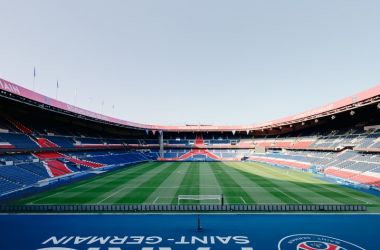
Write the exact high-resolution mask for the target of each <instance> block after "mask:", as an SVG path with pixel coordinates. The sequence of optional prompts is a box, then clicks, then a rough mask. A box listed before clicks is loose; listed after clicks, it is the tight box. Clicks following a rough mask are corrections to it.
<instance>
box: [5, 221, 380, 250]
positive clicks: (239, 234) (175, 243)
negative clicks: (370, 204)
mask: <svg viewBox="0 0 380 250" xmlns="http://www.w3.org/2000/svg"><path fill="white" fill-rule="evenodd" d="M379 222H380V215H368V214H367V215H363V214H362V215H350V214H340V215H331V214H329V215H324V214H319V215H317V214H314V215H312V214H242V215H240V214H204V215H200V227H198V226H199V225H198V216H197V215H196V214H186V215H183V214H177V215H167V214H165V215H163V214H141V215H140V214H134V215H131V214H128V215H94V214H92V215H0V225H1V227H0V246H1V249H6V250H18V249H20V250H42V249H43V250H56V249H59V250H79V249H80V250H82V249H86V250H89V249H91V250H109V249H112V250H135V249H139V250H160V248H161V249H165V250H175V249H184V250H190V249H191V250H199V249H203V250H205V249H207V250H213V249H218V250H219V249H220V250H233V249H239V250H301V249H302V250H305V249H307V250H308V249H313V250H317V249H347V250H358V249H366V250H377V249H380V247H379V231H378V226H379ZM200 228H201V230H200Z"/></svg>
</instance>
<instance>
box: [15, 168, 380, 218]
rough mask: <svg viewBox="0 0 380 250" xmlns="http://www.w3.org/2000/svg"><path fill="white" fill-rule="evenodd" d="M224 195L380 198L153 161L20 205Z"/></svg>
mask: <svg viewBox="0 0 380 250" xmlns="http://www.w3.org/2000/svg"><path fill="white" fill-rule="evenodd" d="M221 194H223V197H224V203H225V204H365V205H367V206H368V210H369V211H371V212H379V211H380V197H377V196H374V195H371V194H368V193H365V192H360V191H357V190H355V189H352V188H347V187H344V186H340V185H337V184H333V183H329V182H326V181H323V180H321V179H318V178H316V177H315V175H313V174H310V173H304V172H299V171H292V170H286V169H282V168H276V167H273V166H269V165H267V164H261V163H253V162H252V163H246V162H244V163H242V162H149V163H144V164H139V165H136V166H129V167H126V168H123V169H119V170H116V171H112V172H108V173H104V174H99V175H98V176H96V177H93V178H90V179H86V180H82V181H79V182H76V183H72V184H69V185H65V186H61V187H59V188H55V189H52V190H49V191H45V192H42V193H39V194H36V195H34V196H31V197H26V198H23V199H21V200H18V201H16V202H14V203H16V204H220V202H221V201H220V199H219V200H218V199H215V200H213V199H204V200H203V199H200V200H198V199H190V200H181V199H178V197H179V196H180V197H181V196H184V195H185V196H186V195H187V196H189V195H194V196H199V197H205V196H207V195H210V196H220V195H221Z"/></svg>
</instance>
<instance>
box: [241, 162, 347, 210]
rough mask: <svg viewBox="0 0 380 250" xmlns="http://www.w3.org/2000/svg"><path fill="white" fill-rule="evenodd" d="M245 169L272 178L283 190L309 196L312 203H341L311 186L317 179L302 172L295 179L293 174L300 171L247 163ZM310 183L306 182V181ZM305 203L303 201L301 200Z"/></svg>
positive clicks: (242, 167)
mask: <svg viewBox="0 0 380 250" xmlns="http://www.w3.org/2000/svg"><path fill="white" fill-rule="evenodd" d="M241 169H242V170H243V171H247V172H255V173H256V174H259V175H261V176H263V177H266V178H268V179H270V178H271V179H272V180H273V182H274V183H276V184H277V185H278V186H280V187H281V188H282V190H287V191H288V192H292V193H294V194H297V195H298V196H299V197H307V199H308V200H309V201H310V202H311V203H316V204H334V203H340V202H338V201H336V200H334V199H331V198H330V197H328V196H326V195H324V194H323V193H321V192H315V191H313V190H312V189H311V188H310V187H312V186H313V185H315V184H314V183H313V181H315V180H307V174H306V173H302V174H303V175H302V178H299V179H297V181H294V177H293V175H295V174H297V173H300V172H296V171H290V172H289V171H287V170H286V171H285V170H284V169H277V168H275V167H273V166H268V165H265V164H255V163H254V164H246V165H244V166H241ZM306 181H308V183H306V184H305V182H306ZM300 203H303V202H300Z"/></svg>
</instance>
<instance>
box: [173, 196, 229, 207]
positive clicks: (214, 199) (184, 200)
mask: <svg viewBox="0 0 380 250" xmlns="http://www.w3.org/2000/svg"><path fill="white" fill-rule="evenodd" d="M222 199H223V195H178V205H179V204H191V203H194V201H197V202H198V201H204V202H201V203H204V204H222Z"/></svg>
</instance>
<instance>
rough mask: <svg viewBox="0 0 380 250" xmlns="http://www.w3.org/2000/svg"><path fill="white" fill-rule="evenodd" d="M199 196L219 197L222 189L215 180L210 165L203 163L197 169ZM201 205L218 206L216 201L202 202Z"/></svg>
mask: <svg viewBox="0 0 380 250" xmlns="http://www.w3.org/2000/svg"><path fill="white" fill-rule="evenodd" d="M199 194H200V195H220V194H222V188H221V187H220V185H219V183H218V181H217V180H216V177H215V174H214V172H213V171H212V166H211V164H210V163H207V162H205V163H203V164H201V167H200V168H199ZM200 203H201V204H219V202H218V201H217V200H203V201H200Z"/></svg>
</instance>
